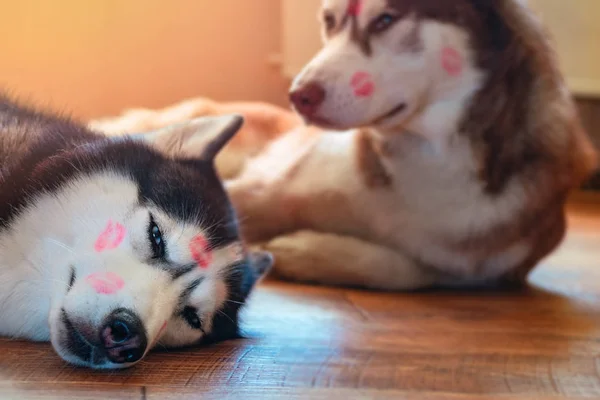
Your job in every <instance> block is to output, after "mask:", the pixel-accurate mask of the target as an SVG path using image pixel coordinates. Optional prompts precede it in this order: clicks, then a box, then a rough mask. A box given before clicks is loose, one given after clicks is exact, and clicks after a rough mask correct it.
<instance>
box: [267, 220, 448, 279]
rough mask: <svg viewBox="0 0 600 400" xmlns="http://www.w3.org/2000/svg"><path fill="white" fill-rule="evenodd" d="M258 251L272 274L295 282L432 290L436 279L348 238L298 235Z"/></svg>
mask: <svg viewBox="0 0 600 400" xmlns="http://www.w3.org/2000/svg"><path fill="white" fill-rule="evenodd" d="M262 247H263V249H265V250H267V251H270V252H272V253H273V255H274V257H275V267H274V268H275V270H274V274H276V275H278V276H281V277H282V278H285V279H290V280H295V281H302V282H307V283H321V284H326V285H336V286H337V285H340V286H354V287H362V288H368V289H378V290H417V289H424V288H428V287H431V286H433V285H434V284H436V282H437V281H438V278H439V276H438V273H437V272H435V271H432V270H429V269H426V268H424V267H422V266H420V265H418V264H416V263H415V262H414V261H413V260H411V259H409V258H408V257H405V256H404V255H403V254H401V253H399V252H396V251H393V250H392V249H390V248H388V247H384V246H380V245H377V244H374V243H370V242H366V241H363V240H360V239H357V238H354V237H350V236H340V235H335V234H328V233H320V232H315V231H298V232H296V233H293V234H289V235H285V236H279V237H277V238H275V239H273V240H271V241H269V242H267V243H266V244H264V245H263V246H262Z"/></svg>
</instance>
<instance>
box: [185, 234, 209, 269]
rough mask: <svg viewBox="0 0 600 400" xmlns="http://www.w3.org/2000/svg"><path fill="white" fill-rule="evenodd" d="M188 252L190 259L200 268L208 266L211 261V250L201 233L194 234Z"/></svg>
mask: <svg viewBox="0 0 600 400" xmlns="http://www.w3.org/2000/svg"><path fill="white" fill-rule="evenodd" d="M189 247H190V253H191V254H192V259H193V260H194V261H195V262H196V264H198V266H199V267H200V268H208V266H209V265H210V263H211V262H212V252H211V251H210V248H209V246H208V241H207V240H206V238H205V237H204V236H203V235H198V236H195V237H194V238H193V239H192V240H191V241H190V245H189Z"/></svg>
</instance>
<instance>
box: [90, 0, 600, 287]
mask: <svg viewBox="0 0 600 400" xmlns="http://www.w3.org/2000/svg"><path fill="white" fill-rule="evenodd" d="M322 25H323V38H324V46H323V49H322V50H321V51H320V52H319V54H317V55H316V56H315V58H314V59H313V60H312V61H311V62H310V63H309V64H308V65H307V66H306V67H305V68H304V70H303V71H302V72H301V73H300V74H299V76H298V77H297V78H296V79H295V81H294V83H293V85H292V89H291V93H290V98H291V101H292V104H293V106H294V108H295V110H296V111H297V113H298V114H299V115H300V116H301V117H302V118H303V120H304V121H305V122H307V123H309V124H310V125H313V126H316V127H319V128H321V129H318V128H315V127H306V128H305V127H302V126H300V125H298V126H295V127H293V129H292V130H291V131H290V132H283V131H282V132H281V135H280V137H278V138H277V139H275V140H273V141H272V142H271V141H270V139H272V138H273V136H276V135H273V132H265V137H266V138H268V139H267V140H265V142H268V145H267V146H266V147H265V149H264V150H263V151H261V152H260V153H259V154H258V155H256V156H254V157H251V158H250V159H249V160H248V161H247V162H246V163H245V166H244V168H243V170H242V171H241V172H240V173H239V174H238V175H237V176H236V177H235V178H234V179H231V180H229V181H228V182H227V184H226V188H227V191H228V193H229V195H230V196H231V199H232V201H233V204H234V206H235V207H236V208H237V210H238V213H239V215H240V217H241V219H242V220H243V234H244V235H245V238H246V240H248V241H250V242H252V243H255V244H257V245H259V246H260V248H262V249H265V250H268V251H270V252H272V253H273V254H274V256H275V271H276V272H277V273H278V274H279V275H280V276H283V277H286V278H290V279H293V280H298V281H305V282H319V283H324V284H334V285H350V286H361V287H367V288H373V289H385V290H413V289H420V288H427V287H432V286H470V285H487V284H493V285H494V284H502V283H510V284H522V283H523V282H524V281H525V279H526V277H527V275H528V273H529V271H530V270H531V269H532V268H533V267H535V266H536V264H538V263H539V261H540V260H542V259H543V258H544V257H546V256H547V255H548V254H549V253H551V252H552V251H553V250H554V249H555V248H556V247H557V246H558V245H559V243H560V242H561V240H562V238H563V236H564V233H565V210H564V206H565V201H566V199H567V196H568V194H569V193H570V192H571V191H572V190H573V189H574V188H577V187H578V186H579V185H580V184H581V183H582V182H583V180H584V179H585V178H586V177H587V176H588V175H589V174H590V172H591V171H592V170H593V169H594V167H595V165H596V154H595V152H594V150H593V148H592V146H591V144H590V142H589V139H588V137H587V136H586V134H585V132H584V131H583V129H582V127H581V125H580V121H579V119H578V115H577V112H576V109H575V106H574V102H573V101H572V99H571V97H570V95H569V92H568V90H567V87H566V86H565V83H564V80H563V77H562V76H561V73H560V71H559V69H558V65H557V61H556V59H555V55H554V52H553V49H552V48H551V45H550V43H549V40H548V38H547V35H546V33H545V31H544V29H543V28H542V27H541V25H540V22H539V21H538V20H537V19H536V18H535V16H534V15H533V14H532V13H531V12H530V11H529V10H528V9H527V8H526V6H524V5H523V4H522V2H521V1H519V0H490V1H479V0H447V1H438V0H362V1H361V0H324V1H323V10H322ZM224 107H225V108H228V107H226V106H224ZM196 111H198V110H196ZM237 111H238V112H240V113H241V114H243V115H245V116H246V118H247V120H248V121H252V120H256V119H260V118H262V116H261V115H260V113H257V111H256V110H250V109H248V105H243V106H242V105H239V109H238V110H237ZM189 112H190V113H192V114H193V111H192V110H189ZM199 112H202V111H201V110H200V111H199ZM215 112H218V110H217V111H215ZM279 113H280V116H281V119H282V120H283V119H286V120H290V119H288V117H287V116H286V115H287V114H286V112H285V111H283V110H280V112H279ZM161 114H162V113H161V112H156V113H150V114H148V115H146V116H145V117H142V118H140V120H139V121H137V122H136V123H141V124H143V123H144V118H149V119H158V120H160V116H161ZM182 116H183V115H182ZM290 121H291V120H290ZM108 122H109V121H104V124H106V123H108ZM255 124H257V123H256V122H255ZM100 125H101V124H100ZM96 126H97V127H98V129H101V130H102V127H101V126H98V125H96ZM118 126H119V118H117V119H113V120H112V125H111V126H110V127H111V129H112V133H117V132H118V131H119V129H118V128H117V127H118ZM133 126H135V124H134V125H133ZM129 128H132V126H129ZM107 130H110V129H107ZM134 130H135V129H134ZM259 142H260V141H259ZM261 144H262V143H261ZM242 147H243V146H234V145H233V143H232V146H231V147H230V151H232V152H234V153H235V154H239V153H240V152H241V151H242V150H243V149H242ZM225 151H228V149H227V148H226V149H225ZM253 151H254V152H255V149H253Z"/></svg>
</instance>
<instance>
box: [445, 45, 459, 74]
mask: <svg viewBox="0 0 600 400" xmlns="http://www.w3.org/2000/svg"><path fill="white" fill-rule="evenodd" d="M442 68H444V71H446V72H447V73H448V75H450V76H459V75H460V74H461V73H462V68H463V60H462V57H461V55H460V53H459V52H458V51H457V50H456V49H454V48H452V47H444V49H442Z"/></svg>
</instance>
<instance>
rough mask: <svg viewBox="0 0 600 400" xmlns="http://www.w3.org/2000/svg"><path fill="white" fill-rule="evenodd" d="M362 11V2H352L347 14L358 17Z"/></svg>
mask: <svg viewBox="0 0 600 400" xmlns="http://www.w3.org/2000/svg"><path fill="white" fill-rule="evenodd" d="M361 11H362V0H350V3H348V9H347V10H346V14H348V15H350V16H353V17H358V16H359V15H360V13H361Z"/></svg>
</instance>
